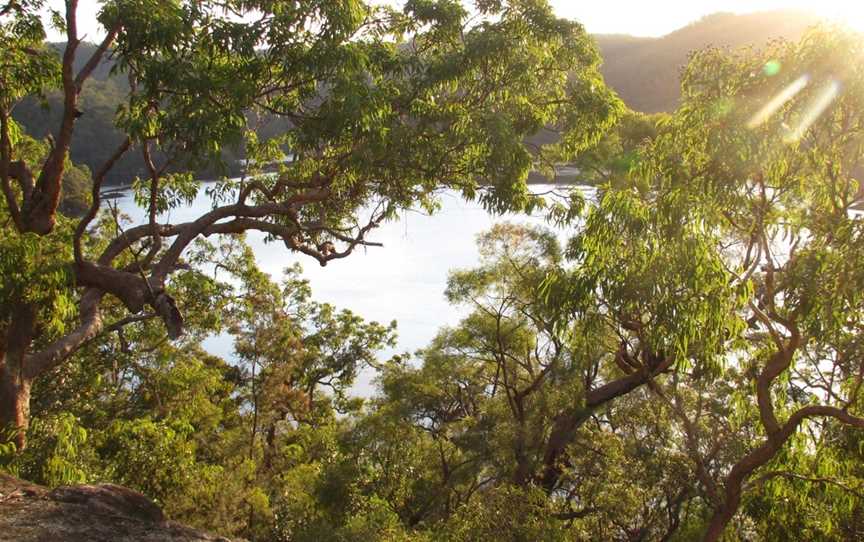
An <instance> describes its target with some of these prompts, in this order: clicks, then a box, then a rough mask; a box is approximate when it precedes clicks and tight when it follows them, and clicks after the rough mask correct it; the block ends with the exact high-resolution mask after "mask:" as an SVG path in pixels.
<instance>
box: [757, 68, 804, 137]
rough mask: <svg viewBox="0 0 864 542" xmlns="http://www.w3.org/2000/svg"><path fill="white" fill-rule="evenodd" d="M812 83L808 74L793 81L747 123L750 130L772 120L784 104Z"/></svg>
mask: <svg viewBox="0 0 864 542" xmlns="http://www.w3.org/2000/svg"><path fill="white" fill-rule="evenodd" d="M809 82H810V76H809V75H807V74H806V73H805V74H804V75H802V76H801V77H799V78H798V79H796V80H794V81H792V83H790V84H789V86H787V87H786V88H784V89H783V90H781V91H780V92H779V93H778V94H777V95H776V96H774V97H773V98H771V101H770V102H768V103H767V104H765V106H764V107H763V108H762V109H760V110H759V112H757V113H756V114H755V115H753V118H751V119H750V121H749V122H748V123H747V127H748V128H756V127H757V126H760V125H762V123H764V122H765V121H766V120H768V119H769V118H771V115H773V114H774V113H776V112H777V110H778V109H780V108H781V107H783V104H785V103H786V102H788V101H789V100H791V99H792V98H794V97H795V95H796V94H798V93H799V92H801V91H802V90H803V89H804V87H806V86H807V84H808V83H809Z"/></svg>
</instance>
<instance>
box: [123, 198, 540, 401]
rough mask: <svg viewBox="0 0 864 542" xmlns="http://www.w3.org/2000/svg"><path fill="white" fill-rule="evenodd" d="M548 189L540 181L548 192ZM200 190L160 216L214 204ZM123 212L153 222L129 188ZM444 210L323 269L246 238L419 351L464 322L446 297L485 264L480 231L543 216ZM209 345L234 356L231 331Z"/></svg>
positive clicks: (465, 207) (268, 261) (191, 214)
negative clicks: (394, 327)
mask: <svg viewBox="0 0 864 542" xmlns="http://www.w3.org/2000/svg"><path fill="white" fill-rule="evenodd" d="M546 188H548V187H543V186H539V187H535V189H536V190H538V191H542V190H544V189H546ZM204 192H205V191H204V190H203V188H202V190H200V191H199V194H198V197H197V198H196V199H195V201H194V202H193V203H192V204H191V205H190V206H188V207H185V208H181V209H175V210H173V211H171V213H170V214H168V215H165V216H163V217H161V218H160V221H168V222H172V223H179V222H185V221H188V220H191V219H193V218H195V217H197V216H199V215H201V214H202V213H205V212H207V211H208V210H210V207H211V203H210V199H209V198H208V197H207V196H206V195H205V193H204ZM114 201H115V202H116V203H117V205H118V207H119V209H120V211H121V212H123V213H125V214H127V215H129V216H130V217H131V218H132V220H133V222H135V223H141V222H143V221H145V220H146V212H145V211H144V210H142V209H139V208H138V207H136V205H135V202H134V201H133V199H132V197H131V194H129V193H128V192H124V193H123V195H122V196H120V197H118V198H117V199H115V200H114ZM441 204H442V205H441V209H440V211H438V212H437V213H435V214H434V215H431V216H430V215H427V214H425V213H422V212H419V211H408V212H405V213H403V214H402V215H401V216H400V217H399V219H398V220H395V221H392V222H388V223H385V224H382V225H381V226H380V227H379V228H377V229H375V230H373V231H372V232H371V235H370V236H369V240H370V241H376V242H380V243H383V245H384V246H383V247H368V248H362V247H361V248H358V249H356V250H355V252H354V253H352V254H351V255H350V256H348V257H347V258H344V259H341V260H335V261H332V262H330V263H328V264H327V266H326V267H321V266H320V265H319V264H318V262H317V261H315V260H313V259H311V258H309V257H308V256H304V255H302V254H297V253H294V252H291V251H289V250H288V249H286V248H285V246H284V245H283V244H281V243H268V244H265V243H264V235H263V234H260V233H257V232H250V233H249V234H248V236H247V239H248V242H249V244H250V245H251V246H252V248H253V251H254V253H255V258H256V261H257V263H258V265H259V267H260V268H261V269H262V270H263V271H265V272H267V273H269V274H270V275H271V277H273V279H274V280H278V279H279V277H280V276H281V274H282V271H283V269H285V268H286V267H288V266H289V265H291V264H293V263H294V262H300V263H301V264H302V266H303V275H304V277H305V278H307V279H308V280H309V282H310V285H311V287H312V296H313V299H315V300H316V301H319V302H326V303H330V304H332V305H334V306H335V307H337V308H338V309H350V310H351V311H352V312H354V313H356V314H358V315H360V316H362V317H363V318H365V319H366V320H374V321H378V322H381V323H384V324H386V323H389V322H390V321H392V320H396V321H397V322H398V342H397V346H396V348H394V349H391V350H388V351H386V352H383V353H382V357H387V356H389V355H392V354H395V353H403V352H414V351H416V350H417V349H419V348H422V347H424V346H425V345H426V344H428V343H429V341H430V340H431V339H432V338H433V337H434V335H435V333H436V332H437V331H438V330H439V329H440V328H441V327H442V326H445V325H454V324H457V323H458V322H459V320H460V318H462V317H463V316H464V315H465V310H464V309H463V308H460V307H454V306H452V305H449V304H448V303H447V301H446V299H445V298H444V295H443V293H444V288H445V287H446V284H447V276H448V273H449V272H450V271H451V270H453V269H458V268H466V267H471V266H473V265H476V264H477V262H478V256H477V250H476V244H475V242H476V238H477V235H478V234H479V233H481V232H483V231H486V230H488V229H489V228H490V227H491V226H492V225H493V224H495V223H496V222H501V221H509V222H514V223H530V224H541V223H543V220H542V219H541V218H540V217H539V216H534V217H532V216H526V215H518V216H517V215H507V216H493V215H490V214H489V213H487V212H486V211H485V210H484V209H483V208H482V207H480V206H479V205H478V204H477V203H475V202H466V201H465V200H464V199H462V198H461V197H459V196H458V195H456V194H455V193H445V194H443V195H442V197H441ZM204 347H205V348H206V349H207V350H208V351H210V352H211V353H213V354H216V355H218V356H221V357H223V358H225V359H229V360H230V359H232V358H233V344H232V341H231V337H230V336H228V335H219V336H214V337H211V338H209V339H207V341H205V344H204ZM371 377H372V375H371V373H369V372H364V373H363V374H362V375H361V378H360V379H359V381H358V383H357V386H356V387H355V391H356V392H357V393H359V394H361V395H369V394H370V393H371V392H372V390H373V388H372V384H371Z"/></svg>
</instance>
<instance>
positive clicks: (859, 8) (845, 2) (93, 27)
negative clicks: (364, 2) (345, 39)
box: [49, 0, 864, 41]
mask: <svg viewBox="0 0 864 542" xmlns="http://www.w3.org/2000/svg"><path fill="white" fill-rule="evenodd" d="M378 1H379V2H380V3H383V2H388V3H391V4H398V3H401V2H399V0H378ZM49 3H50V4H52V5H54V6H55V7H57V6H62V5H63V1H62V0H49ZM551 3H552V5H553V6H554V8H555V11H556V12H557V13H558V15H560V16H561V17H567V18H571V19H576V20H578V21H580V22H581V23H582V24H584V25H585V27H586V28H587V29H588V31H589V32H591V33H594V34H610V33H620V34H632V35H634V36H662V35H664V34H668V33H669V32H672V31H673V30H676V29H678V28H681V27H682V26H685V25H686V24H688V23H690V22H693V21H695V20H697V19H699V18H701V17H703V16H704V15H709V14H711V13H716V12H718V11H725V12H734V13H751V12H754V11H768V10H775V9H799V10H807V11H813V12H815V13H818V14H819V15H822V16H825V17H829V18H832V19H835V20H839V21H841V22H844V23H846V24H848V25H850V26H852V27H854V28H856V29H858V30H861V31H864V3H862V2H861V1H860V0H689V1H686V0H674V1H669V0H661V1H659V2H647V1H634V0H601V1H599V2H582V1H578V0H551ZM98 6H99V1H98V0H80V4H79V10H80V15H79V21H80V22H79V28H80V30H79V32H80V33H81V34H87V39H89V40H91V41H94V40H96V39H98V37H99V34H100V32H99V31H98V24H97V23H96V20H95V14H96V12H97V11H98ZM51 38H52V39H57V38H58V36H57V35H52V36H51Z"/></svg>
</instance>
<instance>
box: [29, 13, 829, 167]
mask: <svg viewBox="0 0 864 542" xmlns="http://www.w3.org/2000/svg"><path fill="white" fill-rule="evenodd" d="M818 22H819V19H818V18H816V17H815V16H813V15H810V14H807V13H802V12H795V11H773V12H764V13H753V14H746V15H735V14H729V13H717V14H714V15H709V16H707V17H704V18H702V19H701V20H699V21H697V22H694V23H692V24H690V25H688V26H686V27H684V28H682V29H680V30H677V31H675V32H672V33H671V34H668V35H666V36H663V37H661V38H643V37H634V36H628V35H603V34H601V35H595V36H594V39H595V40H596V42H597V45H598V46H599V49H600V53H601V56H602V58H603V64H602V66H601V72H602V74H603V76H604V78H605V79H606V83H607V84H608V85H609V86H610V87H611V88H613V89H614V90H615V91H616V92H617V93H618V94H619V96H620V97H621V99H622V100H623V101H624V103H625V104H626V105H627V106H628V107H629V108H630V109H633V110H634V111H639V112H645V113H655V112H661V111H663V112H668V111H671V110H672V109H674V108H675V106H676V105H677V103H678V97H679V80H680V72H681V69H682V68H683V66H684V65H685V64H686V62H687V57H688V55H689V54H690V53H691V52H693V51H695V50H699V49H702V48H704V47H707V46H711V45H713V46H729V47H740V46H744V45H757V46H758V45H763V44H764V43H766V42H767V41H768V40H769V39H772V38H780V37H782V38H786V39H790V40H795V39H797V38H799V37H800V36H801V35H802V34H803V33H804V31H805V30H806V29H807V28H809V27H811V26H813V25H815V24H817V23H818ZM54 47H55V49H56V50H57V51H60V50H62V48H63V45H62V44H56V45H55V46H54ZM94 48H95V46H94V45H92V44H86V43H85V44H82V46H81V50H82V54H81V55H79V60H78V62H79V64H83V62H84V60H81V59H86V58H88V57H89V55H88V54H87V53H91V52H92V50H93V49H94ZM111 66H112V63H111V61H110V60H109V61H105V62H103V63H101V64H100V65H99V66H97V68H96V69H95V70H94V72H93V75H92V76H91V78H90V79H89V80H88V81H87V83H86V84H85V86H84V92H83V93H82V95H81V100H80V104H81V105H80V109H81V112H82V116H81V118H80V119H79V120H78V124H77V126H78V130H79V131H80V133H81V134H82V137H80V138H77V139H76V140H75V141H74V142H73V143H72V148H71V153H70V154H71V158H72V161H73V162H75V163H77V164H83V165H86V166H88V167H89V168H90V169H91V170H93V169H94V168H96V167H98V166H99V165H100V164H102V163H104V162H105V160H107V159H108V157H109V156H110V154H111V152H113V150H114V149H115V148H116V147H117V145H118V144H119V142H120V141H121V140H122V138H123V134H122V133H121V131H120V130H118V129H117V128H116V127H115V126H114V116H115V113H116V111H117V108H118V106H120V105H121V104H122V103H123V99H124V96H125V94H126V92H127V91H128V87H129V82H128V80H127V79H126V78H125V76H123V75H112V71H111ZM77 68H80V65H79V66H76V69H77ZM61 109H62V108H61V101H60V95H59V94H58V93H54V94H49V95H48V97H47V99H46V100H36V99H31V100H25V101H24V102H22V103H21V104H19V105H18V107H17V108H16V110H15V112H14V117H15V119H16V120H18V121H19V122H20V123H21V124H22V125H23V126H24V127H25V128H26V130H27V132H28V133H29V134H30V135H32V136H33V137H35V138H37V139H41V138H43V137H45V136H46V135H48V134H49V133H50V132H52V131H54V130H56V127H57V126H59V123H60V113H61ZM284 126H285V123H284V121H283V120H281V119H276V118H273V117H268V116H266V115H265V116H263V117H262V118H261V122H260V124H259V125H258V126H257V129H258V131H259V133H260V134H261V135H262V136H264V137H267V136H270V135H273V134H275V133H277V132H278V131H279V129H280V128H284ZM543 142H544V143H545V142H547V141H543ZM223 153H224V154H225V155H226V158H227V159H228V160H227V162H228V163H229V164H232V163H233V162H234V161H235V160H237V159H239V158H241V157H242V156H243V151H242V149H240V148H237V147H228V148H226V149H223ZM226 172H227V173H235V174H236V173H238V170H237V169H229V170H228V171H209V172H206V173H210V174H218V173H226ZM145 173H146V171H145V166H144V162H143V160H142V158H141V156H140V153H128V154H126V155H125V156H123V157H122V158H121V159H120V160H119V162H118V163H117V164H116V165H115V166H114V168H113V169H112V170H111V172H109V174H108V175H107V179H106V180H107V182H108V183H109V184H110V183H129V182H131V181H132V179H133V178H135V177H136V176H144V175H145Z"/></svg>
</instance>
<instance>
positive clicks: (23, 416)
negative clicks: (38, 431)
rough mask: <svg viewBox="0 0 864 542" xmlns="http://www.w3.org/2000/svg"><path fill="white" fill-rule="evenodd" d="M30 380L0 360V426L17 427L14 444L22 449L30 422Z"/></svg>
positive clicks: (25, 443) (25, 442)
mask: <svg viewBox="0 0 864 542" xmlns="http://www.w3.org/2000/svg"><path fill="white" fill-rule="evenodd" d="M30 384H31V382H30V380H29V379H27V378H24V376H23V375H22V374H21V372H20V371H16V370H14V368H10V367H9V365H7V363H6V360H5V359H4V360H3V361H2V362H0V428H12V429H17V433H16V435H15V445H16V446H17V448H18V450H19V451H20V450H23V449H24V447H25V446H26V445H27V428H28V426H29V424H30Z"/></svg>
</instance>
